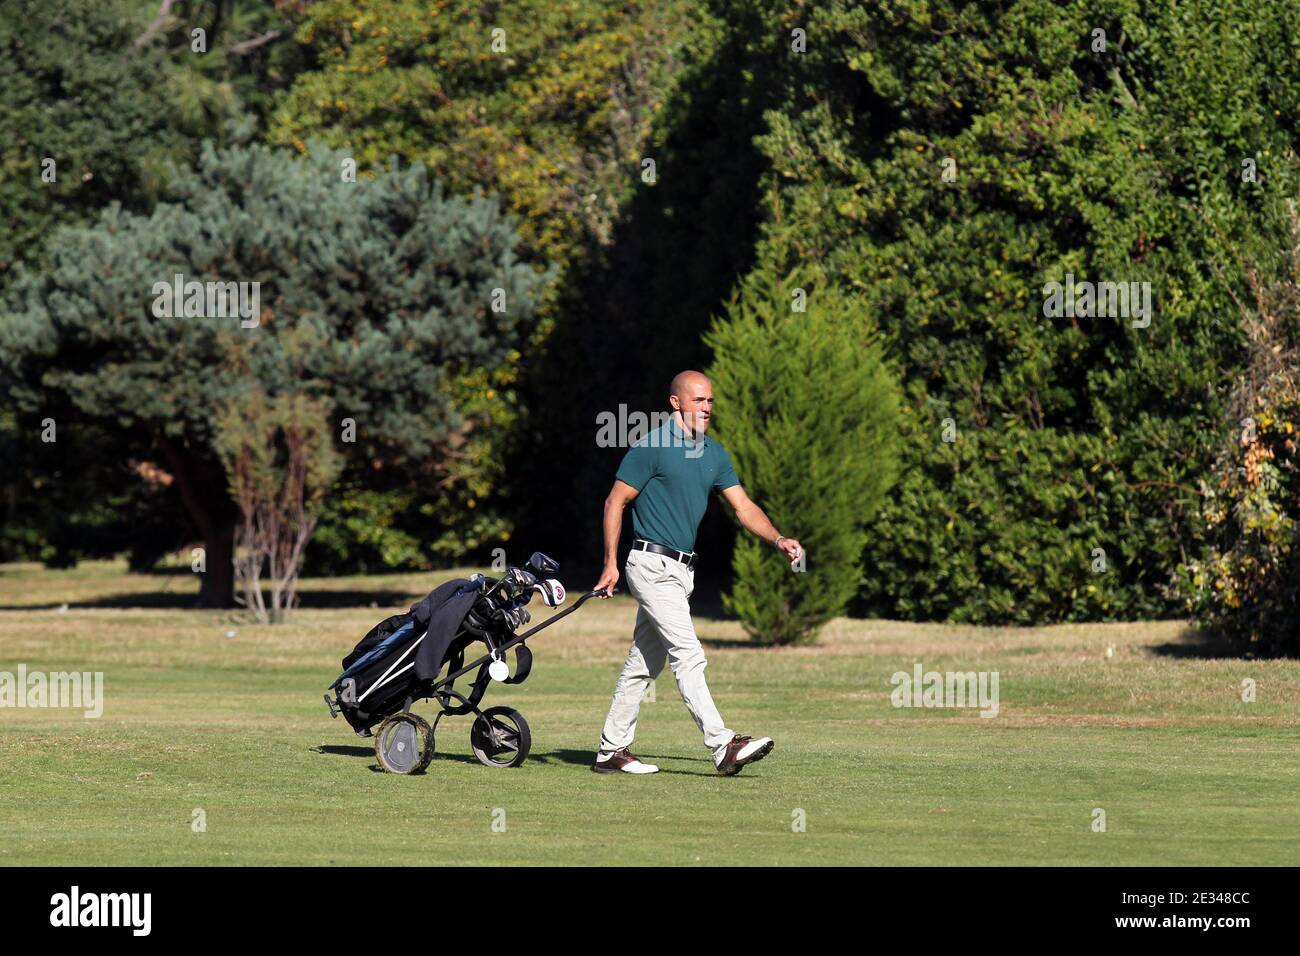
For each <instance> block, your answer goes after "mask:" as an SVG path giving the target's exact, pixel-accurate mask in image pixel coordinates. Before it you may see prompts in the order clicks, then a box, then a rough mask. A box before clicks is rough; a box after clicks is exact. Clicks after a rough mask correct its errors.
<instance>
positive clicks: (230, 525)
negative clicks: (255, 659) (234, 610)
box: [157, 435, 238, 607]
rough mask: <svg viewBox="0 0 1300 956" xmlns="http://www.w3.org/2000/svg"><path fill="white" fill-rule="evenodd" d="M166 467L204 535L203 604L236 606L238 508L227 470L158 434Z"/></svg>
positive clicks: (182, 500) (207, 605)
mask: <svg viewBox="0 0 1300 956" xmlns="http://www.w3.org/2000/svg"><path fill="white" fill-rule="evenodd" d="M157 440H158V447H159V448H160V449H161V450H162V453H163V457H164V459H165V460H166V462H167V468H168V470H169V471H170V472H171V473H172V475H174V476H175V478H176V487H177V489H178V490H179V491H180V496H181V503H182V504H183V505H184V506H185V511H186V513H187V514H188V515H189V516H190V520H191V521H193V522H194V527H195V528H196V529H198V532H199V534H201V535H202V536H203V550H204V571H203V574H202V575H201V577H200V582H199V604H201V605H202V606H203V607H234V606H235V568H234V560H235V522H236V520H237V518H238V509H237V508H236V507H235V503H234V502H233V501H232V500H231V498H230V492H229V491H228V490H227V488H226V473H225V471H224V470H223V469H222V468H221V466H220V465H217V464H215V463H212V462H204V461H202V460H200V459H198V458H196V457H194V456H193V455H192V454H190V452H189V450H188V449H186V448H183V447H179V446H178V445H176V444H175V443H174V442H173V441H172V440H171V439H169V438H167V437H166V436H162V435H160V436H158V439H157Z"/></svg>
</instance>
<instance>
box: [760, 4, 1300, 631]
mask: <svg viewBox="0 0 1300 956" xmlns="http://www.w3.org/2000/svg"><path fill="white" fill-rule="evenodd" d="M742 6H745V7H751V6H753V7H759V8H768V7H769V5H768V4H762V3H753V4H750V3H743V4H742ZM786 9H787V10H788V11H789V16H787V17H786V18H785V19H784V20H783V21H782V22H783V25H785V26H788V27H791V28H793V27H794V26H796V25H797V26H801V27H803V28H804V29H805V30H806V34H807V37H808V42H807V49H806V52H804V53H802V54H794V53H791V54H790V55H789V56H787V58H786V59H787V63H788V69H787V70H785V71H784V72H783V79H784V81H785V82H784V86H785V89H784V92H783V94H782V98H781V103H780V105H779V107H778V108H776V109H773V110H771V111H769V113H768V120H769V129H768V131H767V133H766V134H765V135H763V136H762V137H760V138H759V144H760V147H761V148H762V150H763V152H764V154H765V155H766V156H767V157H768V158H769V159H770V162H771V169H772V174H773V176H774V179H775V180H776V181H777V182H778V183H779V184H780V187H781V189H780V196H779V203H780V205H779V207H778V206H777V204H776V203H771V204H769V211H768V218H769V220H771V222H772V223H775V222H776V219H777V216H778V213H779V214H780V216H781V217H782V218H783V224H782V228H783V229H785V230H786V231H787V232H788V234H789V236H790V237H791V240H792V242H793V247H794V250H795V254H796V256H797V258H798V260H799V261H802V262H806V263H808V264H809V265H810V267H812V268H814V269H815V270H816V274H817V275H818V277H819V279H824V281H825V282H827V283H831V284H835V285H838V286H841V287H844V288H851V289H855V290H858V291H859V292H860V294H861V296H862V297H863V299H864V301H865V303H866V307H867V309H868V311H869V312H870V313H871V314H872V315H873V316H875V317H876V319H877V321H878V323H879V325H880V328H881V330H882V332H883V333H884V335H885V341H886V344H887V353H886V354H887V356H888V357H889V359H890V360H891V362H893V363H894V364H895V367H896V368H897V369H898V370H899V374H900V377H901V380H902V381H903V382H904V383H905V402H904V404H905V414H904V416H903V427H904V430H905V433H906V440H905V443H904V446H903V454H904V461H903V467H902V472H901V478H900V482H899V485H898V487H897V489H896V491H895V493H894V494H893V495H891V498H890V501H889V502H888V503H887V504H886V506H885V507H884V509H883V511H882V513H881V516H880V525H879V531H880V538H881V539H882V541H886V542H888V543H889V546H888V547H885V548H881V549H879V550H876V551H874V552H873V554H872V566H871V573H870V574H869V575H868V576H867V577H866V579H865V581H864V585H863V589H862V592H861V595H860V599H859V602H858V603H857V604H856V605H855V610H857V611H859V612H867V613H873V614H879V615H881V616H888V617H896V618H904V619H913V620H916V619H921V620H931V619H949V620H957V621H966V622H982V623H1010V622H1021V623H1024V622H1033V623H1044V622H1049V621H1061V620H1096V619H1114V618H1134V617H1145V616H1152V615H1161V614H1169V613H1171V612H1176V611H1177V609H1178V605H1177V604H1176V603H1174V602H1173V601H1171V600H1170V599H1169V597H1168V596H1166V594H1165V593H1164V591H1163V585H1164V583H1165V582H1166V580H1167V576H1168V574H1169V571H1170V569H1171V568H1173V567H1174V566H1175V565H1176V564H1178V563H1179V562H1180V561H1183V560H1185V559H1187V558H1188V557H1190V556H1191V555H1194V554H1195V553H1197V551H1198V550H1199V542H1200V541H1201V540H1202V535H1203V533H1204V529H1203V528H1202V526H1201V520H1200V515H1199V511H1200V508H1199V500H1198V495H1197V490H1196V482H1197V481H1198V479H1199V478H1200V477H1201V476H1202V475H1203V474H1204V473H1205V471H1206V468H1207V467H1208V464H1209V462H1210V461H1211V460H1212V458H1213V454H1214V450H1215V446H1216V445H1217V435H1218V432H1219V422H1220V420H1221V415H1222V396H1223V394H1224V393H1225V392H1226V390H1227V388H1228V387H1229V386H1230V384H1231V378H1232V370H1233V368H1234V367H1235V366H1236V365H1238V364H1239V362H1240V360H1241V356H1242V349H1241V336H1240V330H1239V327H1238V326H1239V323H1238V320H1237V313H1236V310H1235V308H1234V306H1233V303H1232V295H1234V294H1235V295H1238V296H1244V295H1246V287H1245V282H1244V277H1243V274H1242V271H1241V268H1240V267H1239V265H1238V255H1239V253H1241V252H1243V251H1245V252H1249V251H1251V250H1254V251H1262V250H1265V249H1276V248H1278V247H1280V246H1281V244H1282V243H1284V242H1285V241H1286V236H1287V224H1286V217H1285V213H1284V209H1283V207H1282V204H1281V201H1280V200H1281V199H1282V198H1284V197H1287V196H1293V195H1295V193H1296V190H1297V188H1298V187H1300V181H1298V178H1297V175H1296V171H1295V169H1294V168H1293V166H1292V165H1291V163H1290V162H1289V161H1288V160H1287V156H1288V154H1289V152H1290V151H1291V149H1292V142H1293V140H1294V135H1295V133H1294V117H1295V116H1296V115H1297V110H1298V108H1300V63H1298V62H1297V61H1296V59H1295V58H1294V57H1293V56H1292V55H1291V54H1290V53H1289V52H1287V51H1289V50H1291V48H1292V40H1291V38H1292V37H1294V36H1295V35H1296V33H1297V28H1300V5H1297V4H1295V3H1280V4H1279V3H1273V2H1269V0H1234V2H1230V3H1227V4H1226V5H1225V4H1224V3H1221V2H1218V0H1186V2H1180V3H1176V4H1174V3H1165V2H1146V0H1116V2H1105V3H1101V4H1097V3H1083V2H1069V3H1058V2H1056V0H1025V2H1019V3H1014V4H1001V5H999V4H976V3H959V2H953V0H939V2H935V0H898V2H892V3H889V4H874V3H859V2H848V0H838V2H831V3H826V4H816V5H812V6H809V7H801V6H800V5H798V4H790V5H788V7H787V8H786ZM771 241H773V240H772V238H771V237H770V236H767V237H765V238H764V239H763V240H762V241H761V242H760V244H759V245H760V251H761V249H762V248H763V247H764V246H765V245H767V244H769V243H770V242H771ZM1068 276H1073V277H1074V278H1075V279H1077V280H1080V281H1081V282H1084V283H1096V282H1114V283H1118V282H1125V283H1129V282H1136V283H1139V290H1140V289H1141V288H1142V286H1141V283H1149V286H1147V287H1146V288H1147V289H1149V292H1150V296H1151V298H1150V304H1151V308H1150V310H1149V314H1148V315H1146V316H1142V315H1139V314H1137V311H1135V310H1128V311H1126V312H1121V311H1120V310H1119V309H1117V308H1116V307H1115V306H1114V305H1112V306H1111V307H1110V308H1108V309H1106V310H1104V312H1103V310H1100V309H1096V308H1094V309H1092V310H1091V314H1085V313H1084V312H1082V311H1081V312H1079V313H1078V314H1075V313H1073V312H1071V313H1068V314H1047V299H1048V298H1049V295H1050V293H1049V292H1048V291H1047V287H1048V284H1049V283H1052V282H1059V283H1065V282H1066V281H1067V277H1068ZM1080 288H1082V286H1080ZM948 437H951V438H952V440H951V441H948V440H946V439H947V438H948Z"/></svg>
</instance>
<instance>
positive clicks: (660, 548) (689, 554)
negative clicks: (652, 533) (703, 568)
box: [632, 538, 699, 568]
mask: <svg viewBox="0 0 1300 956" xmlns="http://www.w3.org/2000/svg"><path fill="white" fill-rule="evenodd" d="M632 550H633V551H649V552H650V553H651V554H662V555H663V556H664V557H668V558H672V559H673V560H674V561H680V562H681V563H682V564H684V565H686V566H687V567H688V568H693V567H695V559H696V558H698V557H699V555H697V554H696V553H695V552H694V551H678V550H677V549H676V548H669V547H666V546H665V545H662V544H655V543H654V542H653V541H646V540H644V539H642V538H633V539H632Z"/></svg>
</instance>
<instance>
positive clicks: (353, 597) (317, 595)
mask: <svg viewBox="0 0 1300 956" xmlns="http://www.w3.org/2000/svg"><path fill="white" fill-rule="evenodd" d="M268 598H269V595H268ZM298 599H299V603H298V609H300V610H309V611H310V610H317V609H327V610H336V609H339V608H351V607H370V608H374V609H375V610H379V611H382V610H385V609H392V608H401V609H405V608H406V607H407V606H408V605H410V604H411V603H413V601H412V596H411V593H410V592H406V591H393V590H384V591H311V590H308V591H299V592H298ZM61 607H67V608H68V609H69V610H71V609H73V608H118V609H121V608H149V609H154V610H166V609H173V610H231V611H234V610H242V608H224V609H223V608H206V609H204V608H201V607H200V605H199V601H198V593H197V592H189V591H141V592H137V593H135V594H108V595H104V596H102V597H97V598H90V599H88V600H85V601H67V602H59V603H57V604H0V611H54V610H57V609H59V608H61Z"/></svg>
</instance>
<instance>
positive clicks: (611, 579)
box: [592, 564, 618, 600]
mask: <svg viewBox="0 0 1300 956" xmlns="http://www.w3.org/2000/svg"><path fill="white" fill-rule="evenodd" d="M615 584H618V568H616V567H615V566H614V565H612V564H608V565H606V566H605V570H604V571H603V572H601V575H600V580H599V581H597V582H596V586H595V587H594V588H592V590H594V591H600V590H604V592H605V593H604V594H602V595H601V599H602V600H603V599H605V598H608V597H609V596H610V595H611V594H613V593H614V585H615Z"/></svg>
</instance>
